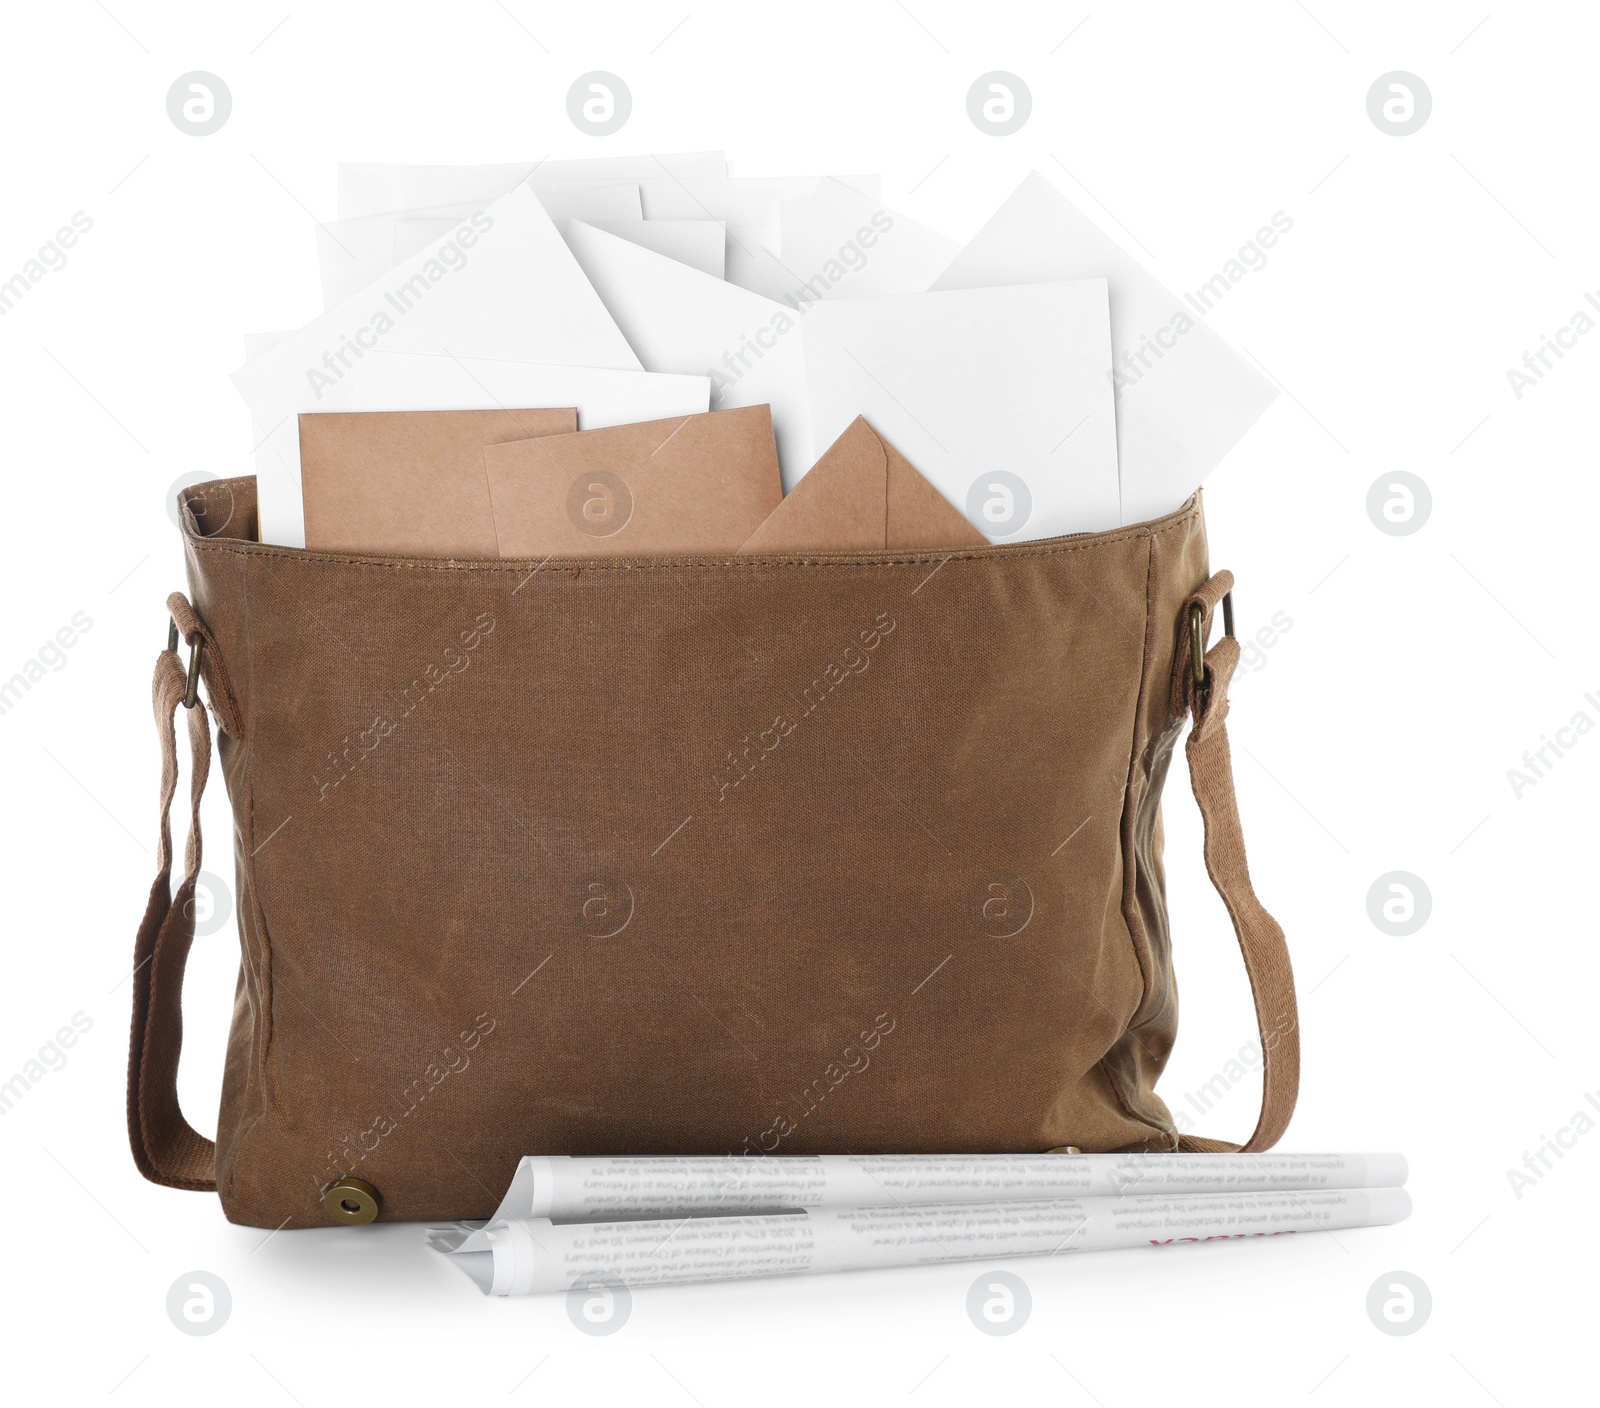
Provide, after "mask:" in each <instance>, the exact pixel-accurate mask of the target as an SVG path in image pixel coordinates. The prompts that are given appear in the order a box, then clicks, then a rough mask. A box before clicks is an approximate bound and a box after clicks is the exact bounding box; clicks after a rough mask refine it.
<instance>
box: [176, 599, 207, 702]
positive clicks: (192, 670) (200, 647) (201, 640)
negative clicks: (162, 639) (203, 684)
mask: <svg viewBox="0 0 1600 1408" xmlns="http://www.w3.org/2000/svg"><path fill="white" fill-rule="evenodd" d="M177 648H178V623H177V622H176V621H172V620H169V621H168V622H167V649H168V650H176V649H177ZM205 651H206V638H205V637H204V636H203V635H201V634H200V632H199V631H196V632H195V633H194V634H193V635H192V636H190V637H189V673H188V675H187V676H186V677H185V679H184V684H183V707H184V708H185V709H192V708H194V706H195V705H196V704H198V703H199V702H200V662H201V660H202V659H203V658H204V656H205Z"/></svg>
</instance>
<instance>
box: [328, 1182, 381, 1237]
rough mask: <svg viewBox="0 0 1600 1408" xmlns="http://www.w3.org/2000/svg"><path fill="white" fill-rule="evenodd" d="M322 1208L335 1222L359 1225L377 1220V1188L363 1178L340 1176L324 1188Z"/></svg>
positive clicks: (351, 1225) (352, 1225)
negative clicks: (336, 1180)
mask: <svg viewBox="0 0 1600 1408" xmlns="http://www.w3.org/2000/svg"><path fill="white" fill-rule="evenodd" d="M322 1208H323V1211H324V1212H326V1213H327V1214H328V1216H329V1217H331V1218H332V1219H333V1220H334V1221H335V1222H343V1223H345V1224H346V1225H347V1226H350V1227H360V1226H361V1225H362V1224H363V1223H366V1222H374V1221H376V1220H377V1217H378V1190H377V1189H376V1188H374V1187H373V1186H372V1185H371V1184H370V1183H368V1182H367V1181H366V1179H364V1178H341V1179H340V1180H339V1181H338V1182H337V1183H330V1184H329V1185H328V1187H327V1188H326V1189H325V1190H324V1192H323V1194H322Z"/></svg>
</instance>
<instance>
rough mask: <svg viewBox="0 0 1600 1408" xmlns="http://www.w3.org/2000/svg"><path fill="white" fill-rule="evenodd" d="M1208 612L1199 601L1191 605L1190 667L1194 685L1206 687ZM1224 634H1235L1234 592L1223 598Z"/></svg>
mask: <svg viewBox="0 0 1600 1408" xmlns="http://www.w3.org/2000/svg"><path fill="white" fill-rule="evenodd" d="M1205 623H1206V612H1205V608H1204V607H1203V606H1201V605H1200V603H1199V602H1198V601H1196V602H1191V603H1190V605H1189V668H1190V671H1191V672H1192V674H1193V676H1194V687H1195V688H1196V689H1204V688H1205V687H1206V677H1207V674H1208V671H1207V670H1206V624H1205ZM1222 634H1223V635H1225V636H1231V635H1232V634H1233V593H1232V592H1227V593H1225V594H1224V596H1223V598H1222Z"/></svg>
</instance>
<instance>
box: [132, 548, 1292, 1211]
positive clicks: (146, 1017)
mask: <svg viewBox="0 0 1600 1408" xmlns="http://www.w3.org/2000/svg"><path fill="white" fill-rule="evenodd" d="M1232 586H1233V577H1232V574H1231V573H1228V572H1219V573H1217V574H1216V576H1214V577H1212V578H1211V580H1210V581H1208V582H1207V583H1206V584H1205V586H1203V587H1202V588H1201V589H1200V590H1199V591H1198V592H1196V593H1195V594H1194V596H1193V597H1191V598H1190V600H1189V602H1188V604H1187V607H1186V613H1185V616H1186V619H1185V626H1184V629H1183V631H1182V633H1181V635H1180V642H1179V648H1178V660H1177V665H1176V668H1175V669H1174V672H1173V697H1174V709H1175V710H1176V711H1177V712H1181V713H1186V714H1188V715H1189V716H1190V718H1191V720H1192V725H1193V726H1192V729H1191V731H1190V734H1189V743H1188V759H1189V776H1190V780H1191V782H1192V784H1193V787H1194V796H1195V801H1196V802H1197V803H1199V806H1200V815H1201V818H1202V819H1203V821H1204V823H1205V861H1206V870H1207V871H1208V873H1209V874H1210V876H1211V883H1212V884H1213V885H1215V886H1216V889H1217V893H1218V894H1219V895H1221V896H1222V902H1223V904H1224V905H1225V906H1226V907H1227V910H1228V915H1229V917H1230V918H1231V919H1232V921H1233V928H1234V932H1235V934H1236V935H1237V936H1238V939H1239V949H1240V952H1241V953H1242V954H1243V956H1244V966H1245V971H1246V973H1247V974H1248V975H1249V978H1250V990H1251V992H1252V994H1253V996H1254V998H1255V1009H1256V1022H1257V1026H1258V1028H1259V1030H1260V1036H1261V1056H1262V1083H1263V1090H1262V1105H1261V1116H1260V1119H1259V1120H1258V1122H1257V1124H1256V1128H1255V1132H1254V1133H1253V1134H1252V1135H1251V1136H1250V1138H1249V1139H1248V1140H1246V1141H1245V1143H1244V1144H1243V1145H1237V1144H1229V1143H1226V1142H1224V1141H1222V1140H1219V1139H1201V1138H1197V1137H1192V1136H1188V1135H1185V1136H1184V1137H1183V1138H1182V1139H1181V1140H1180V1141H1179V1148H1180V1149H1181V1150H1183V1151H1185V1152H1192V1153H1221V1152H1227V1151H1231V1150H1235V1149H1241V1148H1242V1149H1245V1150H1252V1151H1253V1150H1260V1149H1268V1148H1271V1147H1272V1145H1273V1144H1274V1143H1276V1142H1277V1140H1278V1137H1279V1136H1280V1135H1281V1134H1282V1133H1283V1131H1284V1129H1285V1128H1286V1127H1287V1125H1288V1123H1289V1117H1290V1115H1292V1114H1293V1113H1294V1104H1295V1095H1296V1091H1297V1089H1298V1086H1299V1079H1300V1035H1299V1020H1298V1017H1297V1015H1296V1008H1295V996H1294V977H1293V974H1292V972H1291V970H1290V967H1289V950H1288V945H1287V944H1286V943H1285V942H1284V937H1283V930H1282V929H1280V928H1279V927H1278V924H1277V921H1276V920H1274V919H1273V917H1272V916H1271V915H1270V914H1268V913H1267V911H1266V910H1265V909H1264V908H1263V907H1262V905H1261V902H1260V900H1258V899H1257V898H1256V894H1255V890H1254V889H1253V888H1252V886H1251V884H1250V871H1249V867H1248V866H1247V865H1246V863H1245V851H1244V835H1243V832H1242V831H1241V829H1240V826H1239V809H1238V806H1237V804H1236V803H1235V800H1234V794H1233V761H1232V757H1231V755H1230V754H1229V751H1228V733H1227V728H1226V727H1225V721H1226V719H1227V714H1228V685H1229V683H1230V681H1231V680H1232V678H1233V672H1234V669H1235V668H1236V667H1237V665H1238V663H1239V644H1238V642H1237V641H1236V640H1234V638H1233V637H1232V635H1231V634H1230V635H1224V636H1223V637H1222V638H1221V639H1219V640H1218V641H1217V643H1216V644H1215V645H1213V646H1212V647H1211V648H1210V649H1209V650H1202V651H1201V652H1200V655H1201V657H1202V659H1203V662H1204V670H1203V676H1202V672H1201V671H1199V670H1196V669H1195V667H1194V658H1195V653H1196V652H1195V649H1194V645H1193V642H1194V641H1196V640H1198V641H1200V642H1203V641H1204V640H1205V639H1206V638H1207V635H1208V633H1209V630H1210V626H1211V621H1212V617H1213V615H1214V614H1215V612H1216V610H1217V608H1218V607H1219V606H1220V605H1221V604H1222V602H1223V599H1224V598H1225V597H1226V596H1227V594H1228V592H1229V591H1230V590H1231V588H1232ZM168 606H169V609H170V610H171V612H172V617H173V621H174V623H175V626H181V628H182V634H183V636H184V638H185V639H187V640H188V641H189V642H190V648H191V650H195V649H197V648H198V649H199V650H201V651H202V652H203V653H204V654H205V655H206V656H207V657H208V658H206V659H205V660H204V664H205V676H206V681H207V686H208V689H209V692H210V694H211V698H212V703H213V706H214V707H215V708H216V710H217V714H218V721H219V723H220V724H221V726H222V727H223V729H224V730H225V731H226V732H227V733H229V734H230V735H231V736H233V737H237V736H238V733H239V721H238V720H239V714H238V708H237V704H236V702H235V701H234V698H233V695H232V691H231V689H230V687H229V684H228V680H227V675H226V673H225V671H224V670H223V664H222V660H221V657H220V655H219V654H218V653H217V651H216V647H215V644H214V643H213V642H211V640H210V636H209V632H207V631H206V629H205V627H204V624H203V623H202V622H200V621H199V619H198V617H197V616H196V615H195V613H194V610H193V608H192V607H191V606H190V605H189V603H188V601H187V600H185V598H184V597H183V596H182V594H181V593H176V592H175V593H174V594H173V595H172V597H171V598H170V599H169V602H168ZM1195 613H1198V620H1196V621H1195V622H1194V625H1195V627H1196V629H1195V630H1194V631H1193V633H1191V630H1190V628H1189V622H1190V620H1191V619H1192V618H1193V617H1194V615H1195ZM177 634H178V631H177V630H176V629H175V630H174V632H173V638H172V639H171V640H170V641H169V644H168V647H167V649H166V650H163V651H162V652H161V654H160V656H159V657H158V658H157V660H156V671H155V680H154V684H153V686H152V699H153V703H154V706H155V719H156V735H157V738H158V739H159V741H160V746H161V822H160V833H159V837H158V850H157V869H156V878H155V883H154V884H153V885H152V886H151V888H150V900H149V903H148V904H147V905H146V907H145V913H144V920H143V922H142V923H141V924H140V925H139V935H138V938H137V940H136V941H135V944H134V953H133V961H134V969H133V1031H132V1038H131V1041H130V1045H129V1053H128V1136H129V1140H130V1142H131V1143H132V1146H133V1158H134V1162H135V1163H136V1164H137V1165H138V1166H139V1171H140V1172H141V1173H142V1174H144V1176H145V1177H146V1178H148V1179H149V1180H150V1181H151V1182H153V1183H164V1184H166V1185H168V1186H169V1187H173V1188H190V1189H195V1190H197V1191H204V1190H211V1189H214V1188H215V1187H216V1167H215V1164H216V1146H215V1145H214V1144H213V1142H212V1141H211V1140H209V1139H207V1138H205V1136H204V1135H202V1134H200V1133H198V1132H197V1131H196V1130H195V1129H194V1128H193V1126H191V1125H190V1124H189V1122H188V1120H187V1119H185V1118H184V1115H183V1111H182V1110H181V1109H180V1108H179V1105H178V1058H179V1054H180V1052H181V1050H182V1047H183V1006H182V1001H183V971H184V966H185V964H186V963H187V962H188V958H189V947H190V945H191V944H192V943H193V941H194V921H195V915H194V891H195V882H196V880H197V878H198V877H199V874H200V860H201V838H200V796H201V793H202V792H203V791H204V789H205V785H206V775H207V773H208V772H209V770H210V766H211V728H210V721H209V718H208V714H207V709H206V705H205V703H204V702H203V701H202V700H201V699H200V698H199V696H198V692H197V690H196V689H195V687H194V686H195V683H196V679H197V672H196V669H195V668H194V665H193V663H192V664H191V669H190V670H189V671H188V672H187V673H186V672H185V670H184V667H183V665H182V663H181V662H180V661H179V658H178V653H177V650H176V645H177V639H176V637H177ZM180 706H187V707H186V708H185V713H186V715H187V718H188V733H189V755H190V760H191V761H190V775H189V836H188V841H187V843H186V844H185V846H184V870H183V879H182V880H181V881H180V882H179V884H178V887H177V889H176V891H174V890H173V889H172V884H171V880H172V860H173V850H172V834H171V812H172V800H173V798H174V796H176V794H177V787H178V740H177V711H178V709H179V707H180Z"/></svg>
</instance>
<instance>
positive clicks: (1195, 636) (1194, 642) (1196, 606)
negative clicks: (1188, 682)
mask: <svg viewBox="0 0 1600 1408" xmlns="http://www.w3.org/2000/svg"><path fill="white" fill-rule="evenodd" d="M1205 621H1206V613H1205V608H1204V607H1203V606H1201V605H1200V603H1199V602H1198V601H1196V602H1194V603H1192V604H1191V605H1190V607H1189V669H1190V672H1191V673H1192V674H1193V676H1194V687H1195V688H1196V689H1202V688H1204V687H1205V682H1206V626H1205Z"/></svg>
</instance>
